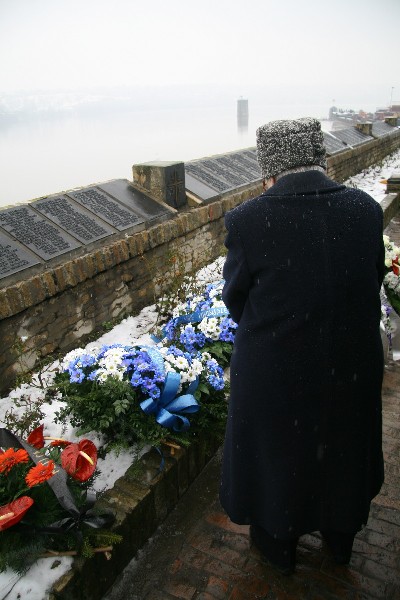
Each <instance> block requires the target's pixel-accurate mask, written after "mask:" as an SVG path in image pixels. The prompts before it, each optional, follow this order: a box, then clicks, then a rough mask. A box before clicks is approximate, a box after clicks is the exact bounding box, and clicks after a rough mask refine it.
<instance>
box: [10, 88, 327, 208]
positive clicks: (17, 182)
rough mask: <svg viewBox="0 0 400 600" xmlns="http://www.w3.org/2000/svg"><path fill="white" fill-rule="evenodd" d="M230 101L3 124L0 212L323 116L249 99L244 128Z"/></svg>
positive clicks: (321, 110) (318, 109) (248, 142)
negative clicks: (280, 124)
mask: <svg viewBox="0 0 400 600" xmlns="http://www.w3.org/2000/svg"><path fill="white" fill-rule="evenodd" d="M236 103H237V99H236V98H233V99H231V100H230V101H229V102H225V103H219V104H217V105H215V106H212V105H208V106H193V107H179V108H171V107H169V108H165V109H156V108H154V107H150V108H149V109H146V108H141V109H140V110H138V109H136V110H127V109H124V110H118V108H116V109H115V110H112V109H110V108H108V109H107V110H105V111H101V112H96V111H94V112H93V113H91V112H89V111H85V112H83V113H82V112H73V111H70V112H67V111H64V112H62V113H58V114H57V115H52V116H49V115H47V116H41V117H38V116H25V117H24V118H19V119H17V118H13V119H2V120H0V170H1V171H0V207H4V206H7V205H13V204H16V203H20V202H27V201H30V200H32V199H34V198H38V197H41V196H46V195H49V194H54V193H59V192H62V191H64V190H68V189H72V188H75V187H80V186H86V185H90V184H92V183H97V182H101V181H107V180H109V179H116V178H126V179H131V178H132V165H133V164H135V163H142V162H148V161H188V160H191V159H195V158H202V157H204V156H209V155H212V154H218V153H224V152H229V151H231V150H238V149H241V148H246V147H249V146H255V131H256V128H257V127H258V126H260V125H261V124H263V123H265V122H267V121H270V120H272V119H279V118H295V117H300V116H316V117H318V118H326V117H327V115H328V111H329V106H328V105H322V104H320V105H312V104H310V105H303V106H301V105H300V106H299V105H296V104H284V105H282V104H270V105H268V104H265V103H260V104H259V105H254V104H253V105H252V102H251V100H249V119H248V123H247V125H246V124H241V125H239V124H238V120H237V104H236ZM323 126H324V123H323ZM325 127H327V124H325Z"/></svg>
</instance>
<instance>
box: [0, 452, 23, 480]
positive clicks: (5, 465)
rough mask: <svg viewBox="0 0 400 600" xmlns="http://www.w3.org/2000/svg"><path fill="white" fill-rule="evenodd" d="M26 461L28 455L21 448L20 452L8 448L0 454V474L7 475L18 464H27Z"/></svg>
mask: <svg viewBox="0 0 400 600" xmlns="http://www.w3.org/2000/svg"><path fill="white" fill-rule="evenodd" d="M28 461H29V454H28V453H27V451H26V450H23V449H22V448H21V449H20V450H14V448H8V450H6V451H5V452H3V453H2V454H0V473H5V474H7V473H9V472H10V471H11V469H12V468H13V467H14V466H15V465H17V464H18V463H27V462H28Z"/></svg>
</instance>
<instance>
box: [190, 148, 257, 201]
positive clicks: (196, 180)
mask: <svg viewBox="0 0 400 600" xmlns="http://www.w3.org/2000/svg"><path fill="white" fill-rule="evenodd" d="M185 171H186V188H187V190H188V192H191V193H192V194H194V195H195V196H197V197H198V198H200V199H201V200H203V201H205V200H209V199H211V198H214V197H215V196H218V194H223V193H225V192H228V191H230V190H234V189H239V188H241V187H243V186H245V185H249V184H252V183H256V182H257V181H259V180H260V179H261V170H260V167H259V165H258V162H257V154H256V151H255V150H253V149H247V150H241V151H238V152H230V153H228V154H224V155H218V156H212V157H208V158H202V159H200V160H195V161H191V162H188V163H186V164H185Z"/></svg>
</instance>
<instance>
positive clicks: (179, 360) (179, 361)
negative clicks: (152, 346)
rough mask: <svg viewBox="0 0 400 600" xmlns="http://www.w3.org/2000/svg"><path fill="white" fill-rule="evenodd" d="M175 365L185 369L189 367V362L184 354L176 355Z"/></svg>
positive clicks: (181, 369)
mask: <svg viewBox="0 0 400 600" xmlns="http://www.w3.org/2000/svg"><path fill="white" fill-rule="evenodd" d="M174 362H175V366H176V367H177V368H178V369H179V370H180V371H184V370H185V369H188V368H189V363H188V361H187V360H186V358H185V357H184V356H176V357H175V361H174Z"/></svg>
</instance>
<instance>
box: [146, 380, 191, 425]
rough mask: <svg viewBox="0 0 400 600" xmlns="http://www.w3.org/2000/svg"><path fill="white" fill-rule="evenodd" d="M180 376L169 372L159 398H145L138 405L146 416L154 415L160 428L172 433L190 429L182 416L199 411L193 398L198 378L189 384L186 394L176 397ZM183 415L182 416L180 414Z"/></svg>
mask: <svg viewBox="0 0 400 600" xmlns="http://www.w3.org/2000/svg"><path fill="white" fill-rule="evenodd" d="M180 381H181V376H180V374H179V373H176V372H175V371H170V372H169V373H168V374H167V377H166V378H165V383H164V389H163V391H162V393H161V396H160V398H158V399H156V400H155V399H153V398H147V399H146V400H143V402H141V403H140V408H141V409H142V410H143V411H144V412H145V413H146V414H148V415H155V419H156V421H157V423H158V424H159V425H161V426H162V427H167V428H168V429H173V430H174V431H186V430H187V429H189V427H190V422H189V419H188V418H187V417H185V416H183V414H193V413H196V412H198V411H199V410H200V406H199V404H198V402H197V400H196V398H195V397H194V396H193V392H194V391H195V390H196V388H197V386H198V385H199V379H198V377H197V378H196V379H195V380H194V381H192V382H191V384H190V385H189V387H188V389H187V393H186V394H183V395H182V396H177V395H176V394H177V392H178V388H179V385H180ZM182 413H183V414H182Z"/></svg>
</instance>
